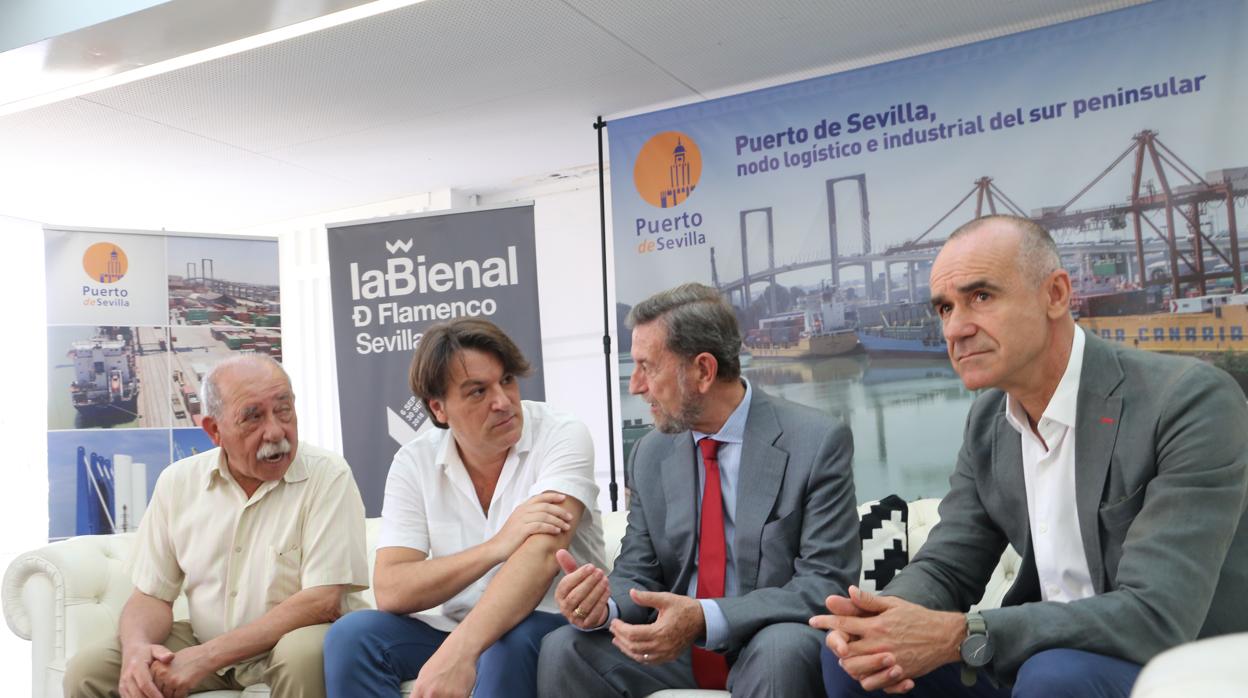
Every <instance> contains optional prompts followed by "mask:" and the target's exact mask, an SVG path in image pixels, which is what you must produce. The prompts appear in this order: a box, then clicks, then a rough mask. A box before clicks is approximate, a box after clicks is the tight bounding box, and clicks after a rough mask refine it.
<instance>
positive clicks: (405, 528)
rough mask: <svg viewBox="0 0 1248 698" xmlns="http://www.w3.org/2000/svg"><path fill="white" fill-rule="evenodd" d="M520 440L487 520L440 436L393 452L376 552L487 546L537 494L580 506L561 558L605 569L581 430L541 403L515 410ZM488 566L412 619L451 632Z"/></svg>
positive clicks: (590, 461)
mask: <svg viewBox="0 0 1248 698" xmlns="http://www.w3.org/2000/svg"><path fill="white" fill-rule="evenodd" d="M521 409H522V410H523V411H524V424H523V427H522V429H521V433H520V440H519V441H518V442H517V443H516V445H515V447H513V448H512V449H511V452H510V453H508V454H507V460H506V461H505V462H504V463H503V470H502V472H501V474H500V475H499V478H498V484H497V485H496V486H495V488H494V496H493V498H492V499H491V500H490V506H489V511H488V512H483V511H482V510H481V503H480V500H479V499H478V498H477V493H476V490H475V489H473V486H472V480H471V479H470V478H469V477H468V471H467V469H466V468H465V466H464V462H463V460H462V459H461V458H460V455H459V449H458V448H457V447H456V446H455V437H454V435H453V434H452V433H451V432H450V430H448V429H433V430H431V431H427V432H425V433H424V434H421V435H420V436H418V437H416V438H415V439H413V440H412V441H410V442H408V443H407V445H405V446H403V448H401V449H399V452H398V453H396V454H395V455H394V462H393V463H392V464H391V465H390V474H389V475H388V476H387V478H386V495H385V500H384V503H383V504H382V510H381V536H380V538H379V540H378V543H377V547H378V548H388V547H400V548H411V549H413V550H419V551H421V552H424V553H426V554H428V556H429V557H430V558H437V557H447V556H450V555H454V554H456V553H459V552H462V551H464V550H467V549H468V548H471V547H474V546H477V545H480V544H482V543H484V542H485V541H487V540H489V539H490V538H492V537H493V536H494V535H495V534H497V533H498V532H499V530H500V529H502V527H503V524H504V523H506V522H507V517H508V516H510V515H511V512H513V511H515V509H516V507H518V506H520V505H521V504H523V503H524V502H525V501H527V500H528V499H529V498H530V497H533V496H534V495H537V494H541V493H542V492H547V491H553V492H561V493H563V494H566V495H568V496H569V497H573V498H575V499H577V500H578V501H580V502H581V504H584V505H585V513H584V514H583V515H582V516H581V521H580V525H579V526H578V527H577V529H576V532H575V533H574V534H573V536H572V543H571V545H569V546H568V552H570V553H572V557H574V558H576V561H577V562H578V563H581V564H584V563H586V562H592V563H593V564H594V565H596V566H598V567H605V564H606V563H605V558H606V552H605V550H604V547H603V541H602V514H601V513H599V511H598V485H597V484H596V483H595V482H594V444H593V440H592V439H591V438H590V435H589V429H587V428H586V427H585V425H584V424H582V423H581V422H579V421H577V420H576V419H575V418H573V417H572V416H570V415H567V414H564V413H562V412H558V411H556V410H554V409H552V408H550V407H549V406H547V405H546V404H545V403H541V402H529V401H527V400H525V401H522V402H521ZM500 567H502V565H496V566H495V567H494V568H493V569H491V570H490V571H489V572H486V573H485V575H484V576H482V577H481V578H480V579H478V580H477V581H475V582H473V583H472V584H469V585H468V587H467V588H465V589H464V590H463V591H461V592H459V593H458V594H456V595H455V596H453V597H451V598H450V599H449V600H447V601H446V603H444V604H442V607H441V612H440V613H413V614H412V617H413V618H419V619H420V620H422V621H424V622H426V623H428V624H429V625H430V626H431V627H433V628H436V629H438V630H443V631H447V632H449V631H451V630H454V629H455V627H456V626H457V625H458V624H459V622H460V621H462V620H463V619H464V617H465V616H467V615H468V612H469V611H471V610H472V607H473V606H475V605H476V603H477V601H478V600H480V598H481V595H482V594H483V593H484V592H485V588H486V587H487V586H488V585H489V583H490V580H492V579H493V578H494V575H495V573H497V572H498V570H499V568H500ZM557 582H558V576H557V577H556V579H555V580H554V581H552V582H551V584H550V587H549V588H548V589H547V590H546V596H545V597H544V598H543V599H542V601H541V603H540V604H538V606H537V610H539V611H546V612H548V613H558V612H559V605H558V604H557V603H555V586H556V584H557Z"/></svg>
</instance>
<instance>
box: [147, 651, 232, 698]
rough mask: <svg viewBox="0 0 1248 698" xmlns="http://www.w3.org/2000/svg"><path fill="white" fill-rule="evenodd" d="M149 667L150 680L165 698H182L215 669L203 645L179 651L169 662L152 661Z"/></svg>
mask: <svg viewBox="0 0 1248 698" xmlns="http://www.w3.org/2000/svg"><path fill="white" fill-rule="evenodd" d="M166 652H168V650H166ZM151 667H152V678H153V680H155V682H156V686H157V688H159V689H160V691H161V693H163V694H164V697H165V698H184V697H185V696H187V695H189V694H190V692H191V689H193V688H195V687H196V686H197V685H199V682H200V681H203V680H204V677H206V676H208V675H209V674H211V673H212V672H213V671H215V669H216V668H215V667H214V666H213V665H212V663H211V659H210V658H209V656H208V651H207V650H206V649H205V648H204V646H203V645H192V646H190V647H187V648H186V649H184V650H179V651H178V652H175V653H173V655H172V658H171V659H169V661H167V662H166V661H154V662H152V665H151Z"/></svg>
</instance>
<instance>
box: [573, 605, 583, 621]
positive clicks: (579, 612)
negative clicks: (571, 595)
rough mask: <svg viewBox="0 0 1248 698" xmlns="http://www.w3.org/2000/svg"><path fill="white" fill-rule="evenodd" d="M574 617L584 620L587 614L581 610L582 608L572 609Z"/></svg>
mask: <svg viewBox="0 0 1248 698" xmlns="http://www.w3.org/2000/svg"><path fill="white" fill-rule="evenodd" d="M572 615H574V616H576V617H577V618H584V617H585V612H584V611H582V610H581V607H580V606H577V607H576V608H574V609H572Z"/></svg>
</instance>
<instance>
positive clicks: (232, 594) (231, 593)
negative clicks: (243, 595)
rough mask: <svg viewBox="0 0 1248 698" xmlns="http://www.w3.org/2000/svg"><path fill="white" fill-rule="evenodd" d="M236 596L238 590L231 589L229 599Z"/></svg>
mask: <svg viewBox="0 0 1248 698" xmlns="http://www.w3.org/2000/svg"><path fill="white" fill-rule="evenodd" d="M236 596H238V592H237V591H231V592H230V598H231V599H232V598H234V597H236Z"/></svg>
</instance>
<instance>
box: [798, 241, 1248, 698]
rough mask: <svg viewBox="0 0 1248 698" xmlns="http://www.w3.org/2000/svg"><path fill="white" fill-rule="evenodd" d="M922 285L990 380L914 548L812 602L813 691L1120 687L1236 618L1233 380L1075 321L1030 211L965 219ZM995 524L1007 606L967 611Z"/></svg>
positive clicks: (1246, 427)
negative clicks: (922, 540)
mask: <svg viewBox="0 0 1248 698" xmlns="http://www.w3.org/2000/svg"><path fill="white" fill-rule="evenodd" d="M931 288H932V305H933V308H934V309H935V310H936V311H937V312H938V313H939V314H940V316H941V318H942V321H943V325H944V327H943V329H944V333H945V337H946V339H947V340H948V343H949V352H950V357H951V359H952V360H953V362H954V367H955V368H956V369H957V371H958V373H959V375H960V376H961V378H962V380H963V382H964V383H965V384H966V385H967V387H968V388H972V389H981V388H989V389H988V390H986V391H985V392H984V393H983V394H982V395H980V396H979V398H978V399H977V400H976V401H975V403H974V405H973V406H972V408H971V412H970V415H969V417H968V418H967V424H966V432H965V435H964V442H963V446H962V451H961V453H960V454H959V456H958V462H957V466H956V469H955V471H954V474H953V476H952V478H951V480H950V483H951V487H950V491H949V494H948V495H947V496H946V497H945V498H944V500H943V501H942V502H941V505H940V523H939V524H938V525H937V526H936V528H935V529H934V530H933V531H932V533H931V536H930V537H929V538H928V541H927V543H926V544H925V545H924V546H923V548H922V549H921V550H920V551H919V552H918V554H917V555H916V556H915V558H914V560H913V561H912V562H911V564H910V565H909V566H907V567H906V568H905V569H904V570H902V571H901V573H899V574H898V575H897V577H896V578H895V579H894V580H893V581H892V583H890V584H889V585H888V586H887V587H886V588H885V590H884V592H883V594H884V595H883V596H880V597H872V596H870V595H868V594H865V593H862V592H860V591H858V590H853V591H851V595H850V597H849V598H834V599H830V600H829V605H828V607H829V610H831V611H832V612H833V615H832V616H824V617H822V618H817V619H814V620H812V623H813V624H815V625H817V626H818V627H822V628H826V629H829V630H831V632H830V633H829V635H828V640H827V643H828V648H829V650H828V652H827V653H825V661H824V679H825V682H826V684H827V693H828V695H829V696H835V697H840V696H863V695H884V694H883V693H882V692H879V691H880V689H884V688H887V687H892V688H893V689H894V691H909V692H911V695H915V696H934V695H940V696H953V695H964V696H976V697H990V696H991V697H996V696H1002V697H1004V696H1010V695H1013V696H1015V697H1018V696H1045V697H1052V696H1058V697H1060V696H1123V697H1124V698H1125V696H1127V695H1128V694H1129V693H1130V691H1131V687H1132V685H1133V683H1134V681H1135V678H1136V676H1137V675H1138V673H1139V671H1140V668H1141V665H1142V664H1144V663H1145V662H1147V661H1148V660H1149V659H1150V658H1152V657H1153V656H1154V655H1156V654H1157V653H1159V652H1162V651H1164V650H1166V649H1168V648H1170V647H1173V646H1175V645H1178V644H1179V643H1182V642H1187V641H1190V640H1195V639H1197V638H1201V637H1208V636H1212V635H1221V634H1224V633H1231V632H1240V631H1245V630H1248V600H1246V598H1248V597H1245V595H1244V592H1245V589H1248V526H1245V520H1246V519H1245V505H1246V501H1248V404H1246V403H1245V400H1244V394H1243V392H1242V391H1241V390H1240V389H1239V387H1238V386H1237V385H1236V384H1235V383H1234V381H1232V380H1231V378H1230V377H1229V376H1228V375H1226V374H1225V373H1224V372H1222V371H1220V370H1218V369H1216V368H1213V367H1211V366H1209V365H1207V364H1205V363H1203V362H1201V361H1197V360H1195V359H1190V358H1182V357H1175V356H1166V355H1160V354H1153V353H1149V352H1145V351H1140V350H1136V349H1129V348H1125V347H1122V346H1120V345H1117V344H1111V343H1109V342H1106V341H1104V340H1102V339H1100V338H1098V337H1096V336H1095V335H1094V334H1092V333H1090V332H1087V333H1085V332H1084V331H1083V330H1082V329H1081V328H1079V327H1078V326H1077V325H1076V324H1075V322H1074V320H1073V319H1072V318H1071V315H1070V312H1069V301H1070V279H1069V276H1068V275H1067V273H1066V271H1065V270H1064V269H1062V267H1061V265H1060V262H1059V260H1058V258H1057V249H1056V247H1055V246H1054V244H1053V241H1052V239H1051V238H1050V237H1049V235H1048V233H1047V232H1045V231H1044V230H1043V229H1042V228H1040V227H1039V226H1037V225H1036V224H1035V223H1033V222H1031V221H1028V220H1026V219H1018V218H1013V217H1007V216H992V217H988V218H982V219H979V220H976V221H974V222H972V223H970V224H968V225H966V226H963V227H962V228H961V229H959V230H958V231H957V232H955V233H954V235H953V236H951V237H950V239H949V242H948V243H946V245H945V247H944V248H943V249H942V250H941V252H940V255H939V256H938V257H937V260H936V263H935V264H934V265H933V267H932V285H931ZM1007 543H1009V544H1012V545H1013V546H1014V548H1015V549H1016V550H1018V551H1019V553H1020V554H1021V555H1022V558H1023V564H1022V567H1021V568H1020V571H1019V574H1018V577H1017V579H1016V580H1015V582H1014V584H1013V586H1012V587H1011V588H1010V590H1009V592H1008V593H1007V594H1006V596H1005V598H1004V600H1003V602H1002V607H1001V608H998V609H991V610H984V611H982V612H979V613H966V611H967V609H968V608H969V607H970V606H971V605H972V604H974V603H976V602H977V601H978V600H979V598H980V596H981V595H982V594H983V591H984V587H985V585H986V583H987V581H988V579H989V577H990V575H991V574H992V570H993V568H994V567H995V566H996V564H997V562H998V560H999V558H1000V556H1001V553H1002V551H1003V550H1004V549H1005V546H1006V544H1007ZM889 626H891V627H892V628H896V627H912V628H920V629H921V631H920V632H917V633H914V634H912V635H911V636H910V637H906V638H902V637H900V635H899V634H898V633H896V632H895V631H893V630H891V629H889ZM959 662H960V665H959ZM977 676H978V678H979V680H978V681H976V678H977ZM987 677H991V678H992V679H995V682H996V683H995V684H994V683H993V682H990V681H988V680H987ZM964 682H965V684H967V685H962V684H963V683H964ZM1011 684H1012V685H1013V690H1012V693H1011V689H1010V685H1011Z"/></svg>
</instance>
